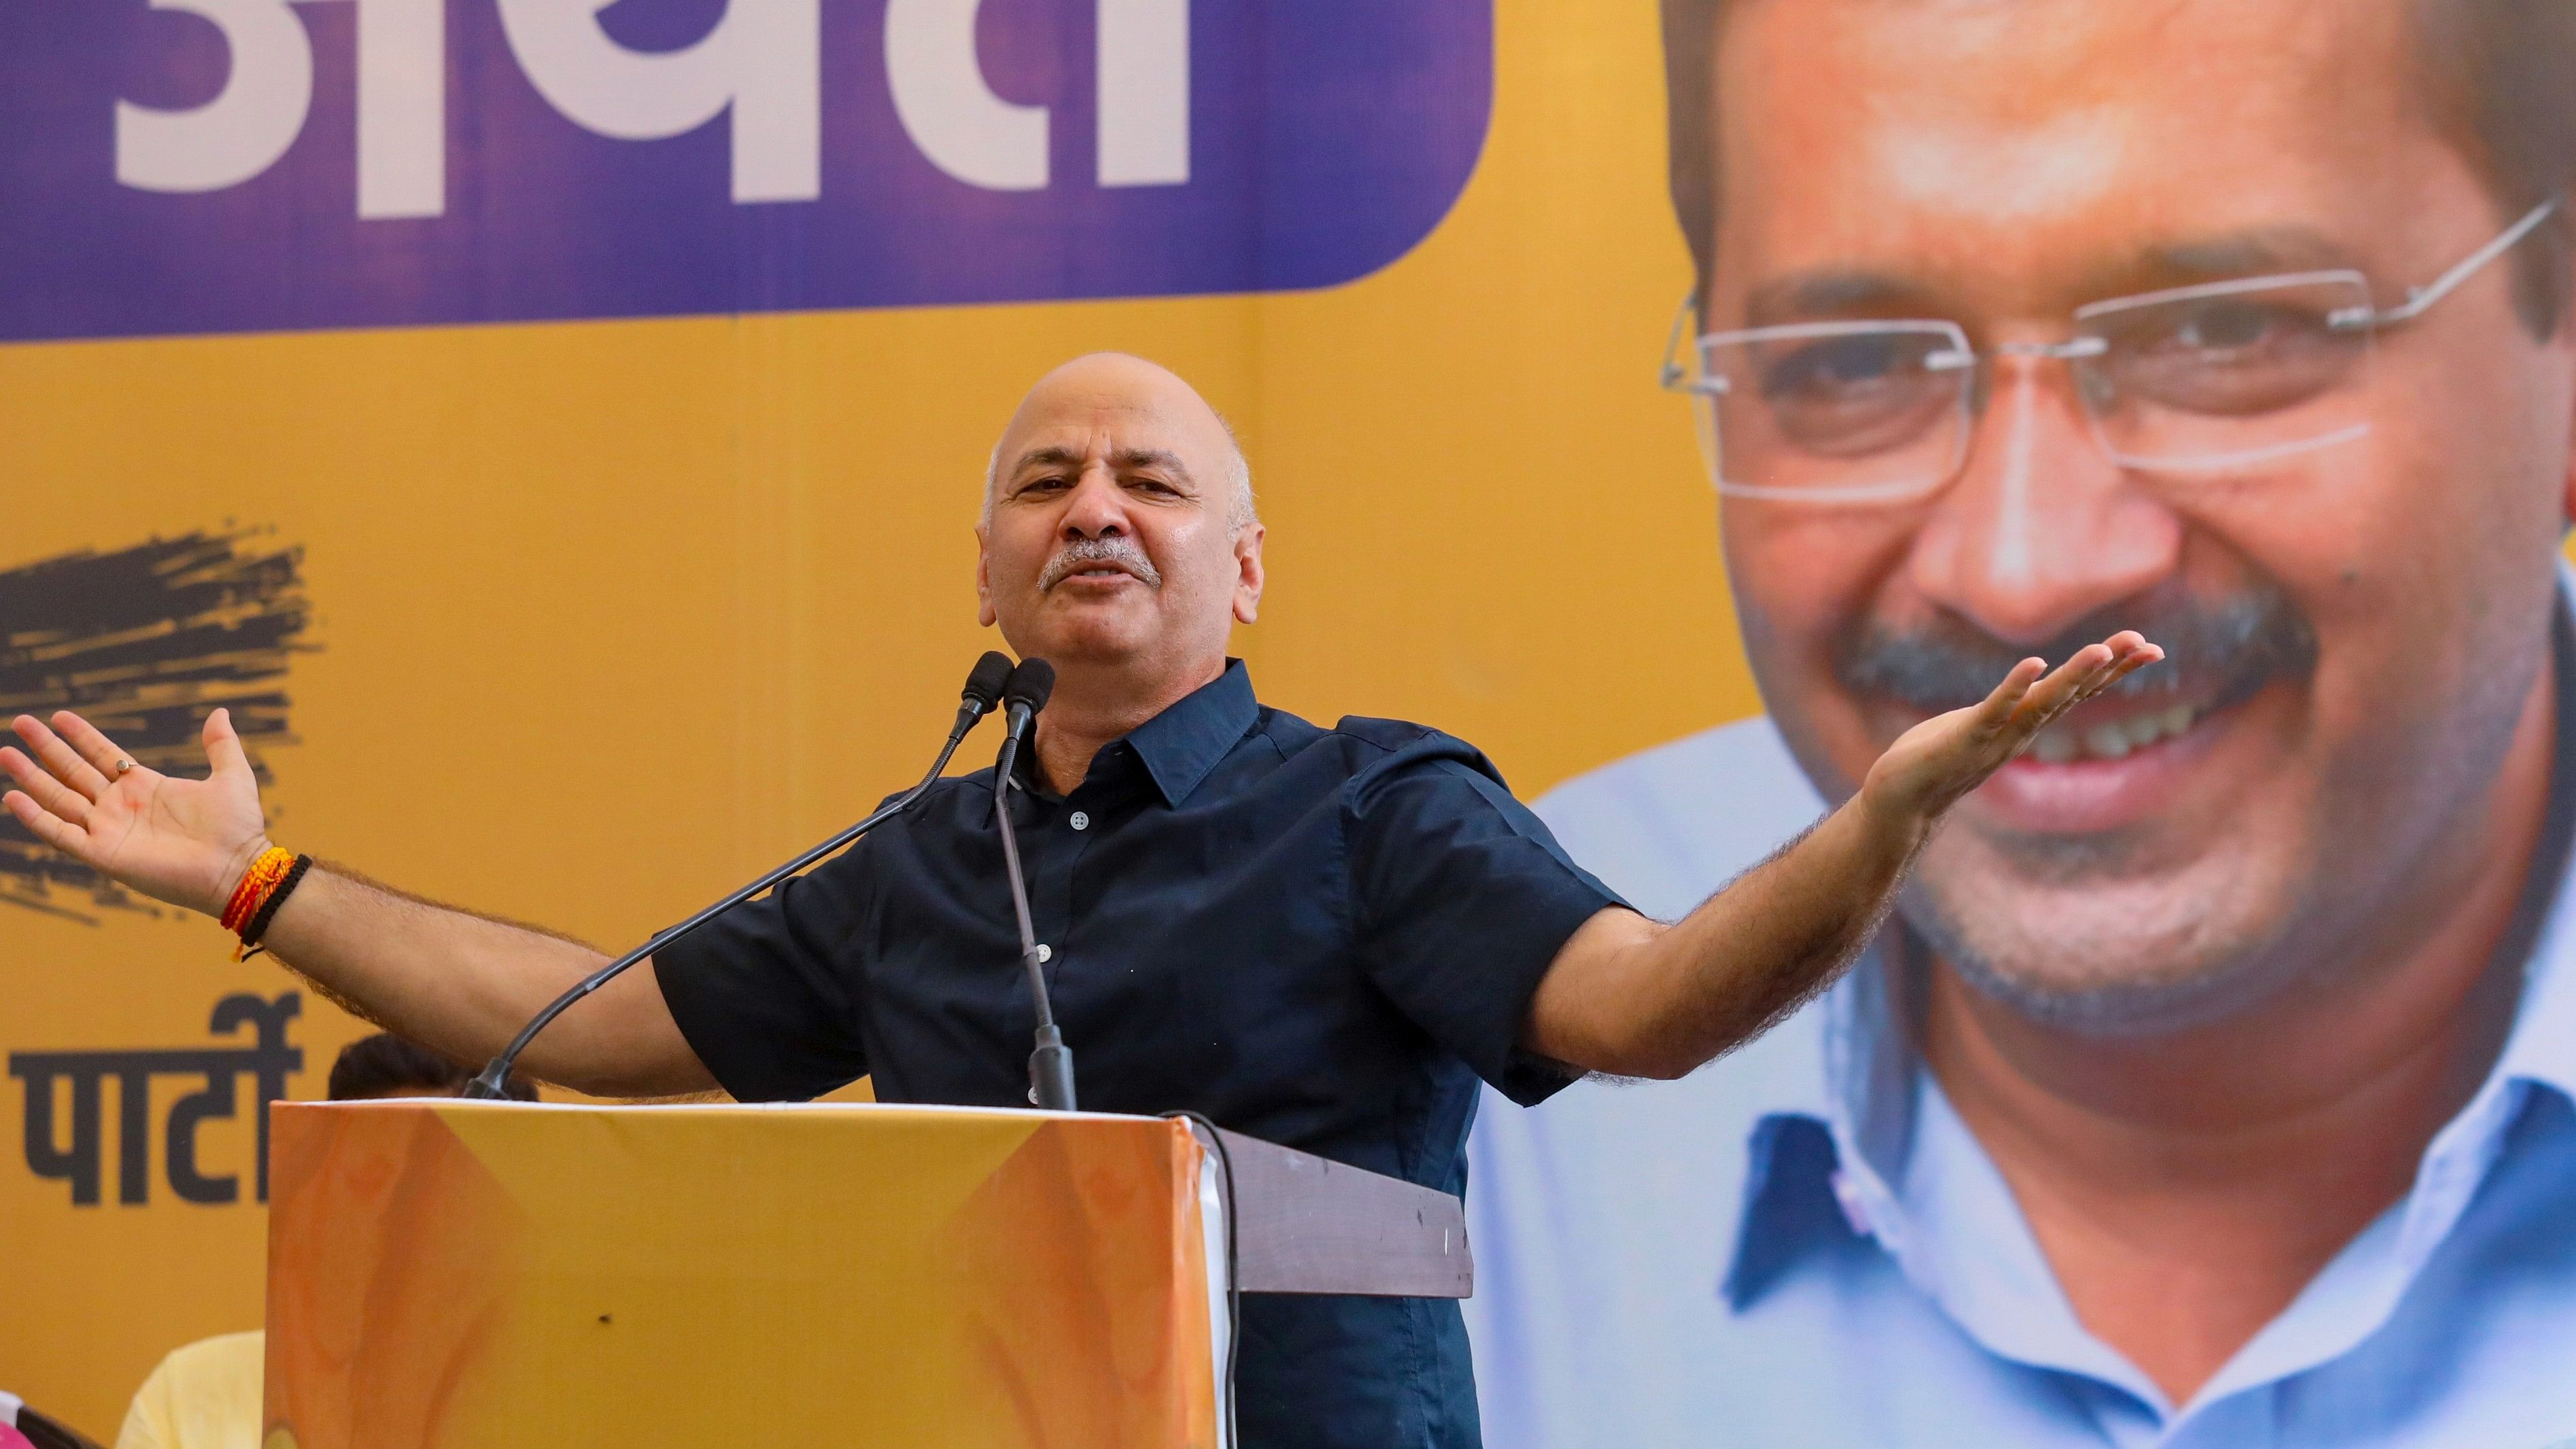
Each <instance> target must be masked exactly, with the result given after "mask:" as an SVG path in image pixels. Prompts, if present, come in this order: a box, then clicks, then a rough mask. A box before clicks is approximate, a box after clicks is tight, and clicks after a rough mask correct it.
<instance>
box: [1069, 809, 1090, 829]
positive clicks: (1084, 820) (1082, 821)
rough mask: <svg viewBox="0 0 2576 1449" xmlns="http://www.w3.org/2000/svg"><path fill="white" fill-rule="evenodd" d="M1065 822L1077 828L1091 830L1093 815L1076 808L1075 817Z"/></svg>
mask: <svg viewBox="0 0 2576 1449" xmlns="http://www.w3.org/2000/svg"><path fill="white" fill-rule="evenodd" d="M1065 823H1066V824H1068V825H1070V826H1072V827H1073V828H1074V829H1076V830H1089V829H1090V828H1091V817H1090V816H1089V815H1087V814H1085V813H1083V812H1082V811H1080V810H1076V811H1075V812H1073V818H1072V819H1071V820H1068V821H1066V822H1065Z"/></svg>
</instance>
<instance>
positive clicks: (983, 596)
mask: <svg viewBox="0 0 2576 1449" xmlns="http://www.w3.org/2000/svg"><path fill="white" fill-rule="evenodd" d="M1001 617H1002V616H1001V615H999V614H996V613H994V612H993V547H992V540H991V539H990V538H988V537H987V536H986V534H985V529H984V525H983V524H980V523H979V524H976V525H975V622H976V623H978V624H981V625H983V626H984V627H985V628H987V629H990V628H992V627H993V626H994V625H995V624H996V623H998V622H1000V621H1001Z"/></svg>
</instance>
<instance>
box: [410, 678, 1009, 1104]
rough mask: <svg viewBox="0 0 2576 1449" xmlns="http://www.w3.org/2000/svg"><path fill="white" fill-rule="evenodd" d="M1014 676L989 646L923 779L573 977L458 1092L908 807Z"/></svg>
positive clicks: (482, 1081)
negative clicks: (587, 1003)
mask: <svg viewBox="0 0 2576 1449" xmlns="http://www.w3.org/2000/svg"><path fill="white" fill-rule="evenodd" d="M1050 673H1051V672H1050ZM1013 677H1014V671H1013V670H1012V668H1011V661H1010V657H1009V656H1008V655H1005V654H1001V653H998V652H995V651H991V650H987V651H986V652H985V654H984V657H983V658H981V659H978V660H976V661H975V668H974V671H973V672H972V673H970V674H968V675H967V676H966V690H965V694H964V697H963V699H962V700H961V702H960V703H959V704H958V706H957V722H956V723H955V724H954V725H952V726H950V727H949V730H948V741H947V743H946V744H943V745H941V746H940V748H939V758H938V759H937V760H934V761H932V762H931V766H930V772H929V773H928V774H926V775H923V776H922V777H921V783H919V784H917V785H915V786H913V787H912V788H911V789H909V790H906V791H904V792H903V793H902V794H901V795H898V796H896V797H895V798H894V799H893V800H891V801H889V802H887V803H886V804H885V805H884V806H882V807H881V808H879V809H878V810H877V812H876V813H875V814H873V815H870V816H869V817H868V818H867V819H865V820H862V821H860V822H859V823H858V824H856V825H853V826H851V827H850V828H849V829H847V830H844V831H842V832H841V833H840V834H838V835H835V836H833V837H832V838H831V839H829V840H826V841H824V842H823V843H822V844H820V845H818V846H815V847H814V848H813V849H811V850H809V851H806V852H805V853H804V854H802V855H800V856H798V857H796V858H795V859H794V860H791V861H789V862H787V863H786V864H785V865H782V866H780V867H778V868H777V869H776V870H773V871H771V872H769V873H768V874H767V875H764V876H762V877H761V878H760V879H758V880H756V881H753V882H752V883H751V884H749V885H747V886H744V887H743V888H742V889H740V890H738V891H735V892H734V893H733V894H732V895H729V896H727V897H725V898H724V899H723V900H720V901H718V902H716V903H715V904H714V905H711V906H709V907H707V908H706V909H705V910H703V911H700V912H698V913H697V914H696V915H694V916H691V917H689V918H688V919H687V920H685V921H682V922H681V923H680V924H678V925H676V926H673V927H671V928H670V929H669V930H667V931H663V932H661V933H659V934H657V935H656V936H654V937H653V939H651V940H649V941H646V942H645V943H644V944H643V945H641V946H638V947H636V948H635V949H634V950H632V951H629V952H627V953H626V954H625V955H623V956H620V957H618V958H617V959H616V960H614V961H611V962H609V963H608V964H607V965H605V966H602V967H600V968H599V969H598V970H596V971H593V972H592V973H590V974H589V975H588V976H585V977H583V978H582V979H581V980H580V981H578V982H575V983H574V984H573V987H572V989H571V990H569V991H566V992H565V993H564V994H563V995H561V996H558V997H556V998H555V999H554V1000H553V1001H552V1002H551V1003H549V1004H548V1005H547V1007H546V1009H545V1010H543V1011H540V1012H538V1013H537V1014H536V1016H535V1017H534V1018H533V1019H531V1020H530V1021H529V1022H528V1024H527V1025H526V1026H523V1027H521V1028H519V1034H518V1035H517V1036H515V1037H513V1038H511V1039H510V1044H509V1045H508V1046H507V1047H504V1048H502V1050H501V1054H500V1055H499V1056H497V1057H494V1058H493V1059H492V1060H491V1062H490V1063H489V1064H488V1065H486V1066H485V1067H484V1068H483V1071H482V1073H481V1074H480V1075H479V1076H477V1077H475V1079H474V1080H473V1081H471V1082H468V1083H466V1084H465V1090H464V1091H462V1092H460V1093H458V1094H457V1095H459V1096H461V1097H469V1098H473V1099H475V1100H477V1101H499V1100H501V1099H502V1098H503V1097H504V1096H506V1095H507V1093H505V1092H504V1091H503V1090H502V1087H503V1084H504V1083H506V1082H507V1081H509V1079H510V1069H511V1068H512V1067H515V1066H517V1065H518V1062H519V1054H520V1053H521V1052H524V1051H526V1050H527V1049H528V1043H530V1042H532V1041H535V1040H536V1039H537V1033H538V1032H541V1031H544V1030H545V1029H546V1028H547V1027H548V1026H550V1025H552V1024H553V1022H554V1019H555V1018H556V1017H558V1016H561V1015H563V1014H564V1012H565V1011H567V1010H569V1009H570V1008H571V1006H572V1004H573V1003H574V1002H577V1001H579V1000H581V999H582V998H583V997H585V996H588V995H589V994H590V993H592V992H594V991H597V990H598V989H599V988H601V987H603V986H606V985H607V984H608V983H609V982H611V981H614V980H616V979H617V978H618V977H619V976H620V975H622V974H623V973H624V972H625V970H626V968H627V967H629V966H632V965H634V964H635V963H636V962H638V961H641V960H643V959H644V958H645V957H647V956H650V955H652V954H653V952H654V951H655V950H657V949H659V948H661V947H663V946H667V945H669V944H671V943H672V942H673V941H676V940H678V939H680V938H681V937H682V936H685V935H687V934H689V933H690V932H691V931H694V930H696V929H697V928H698V927H700V926H703V925H705V924H706V923H707V922H709V921H712V920H714V919H715V918H716V917H718V916H721V915H723V914H724V913H725V912H727V911H729V910H732V909H733V908H734V907H736V906H738V905H741V904H742V903H743V902H744V901H747V900H750V899H751V898H752V897H753V896H756V895H759V894H760V893H761V892H762V891H765V890H767V889H769V888H770V887H771V886H774V885H776V884H778V883H779V882H780V881H782V880H785V879H787V877H789V876H791V875H794V874H796V873H797V872H798V871H801V870H803V869H805V868H806V867H807V866H810V865H812V864H813V863H814V862H816V861H818V860H821V859H822V858H823V857H825V856H827V855H830V854H831V853H833V852H834V851H836V850H839V849H841V848H842V847H843V846H846V845H848V844H849V843H850V842H851V841H853V840H856V839H858V838H859V837H860V836H862V835H865V834H867V833H868V832H869V831H871V830H874V829H876V828H877V827H878V826H879V825H882V824H884V823H885V822H886V821H887V820H890V819H892V818H893V817H895V816H897V815H900V814H902V813H903V812H904V811H905V810H908V809H910V808H911V807H912V802H914V801H915V800H918V799H920V798H921V797H922V795H923V794H924V793H925V792H927V791H928V790H929V789H930V787H931V786H932V785H934V784H937V783H938V781H939V773H940V772H941V771H942V770H945V769H947V768H948V760H949V757H950V756H952V755H954V754H956V753H957V746H958V745H959V744H961V743H962V742H964V740H965V738H966V732H967V731H968V730H971V729H973V728H974V727H975V722H976V721H977V720H980V719H982V718H983V717H984V716H985V715H987V714H990V713H991V712H992V710H993V706H994V705H996V704H998V703H1000V702H1001V699H1002V693H1003V691H1004V689H1005V688H1006V687H1007V686H1008V684H1009V682H1010V680H1011V679H1012V678H1013ZM1038 699H1039V702H1040V703H1041V704H1042V703H1044V702H1045V699H1046V696H1045V693H1044V692H1043V691H1041V692H1040V693H1039V696H1038ZM1034 708H1035V707H1034V706H1032V709H1034Z"/></svg>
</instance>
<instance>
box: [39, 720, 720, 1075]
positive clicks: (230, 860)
mask: <svg viewBox="0 0 2576 1449" xmlns="http://www.w3.org/2000/svg"><path fill="white" fill-rule="evenodd" d="M12 728H13V729H14V730H15V732H16V734H17V736H18V738H19V740H20V741H22V742H23V743H24V745H25V749H24V750H20V749H16V748H0V771H6V772H7V774H8V776H9V779H10V781H11V783H13V784H15V785H16V786H17V788H16V789H15V790H12V791H10V792H9V793H8V794H7V796H6V797H5V798H4V799H0V804H5V805H6V806H7V808H8V810H9V813H10V814H12V815H14V816H16V817H17V818H18V821H19V823H20V824H22V825H24V826H26V827H27V829H28V830H29V831H30V832H32V833H33V834H34V835H35V836H36V838H37V839H39V840H42V841H44V842H45V843H46V844H48V845H50V846H52V847H54V848H55V849H56V850H59V851H61V852H63V853H64V854H65V855H68V856H71V857H72V858H73V859H75V860H78V861H80V862H81V863H82V864H84V865H87V866H89V867H90V868H92V869H93V870H96V871H98V872H99V873H100V874H102V875H105V876H107V877H108V878H110V879H112V880H115V881H116V882H118V883H119V884H121V885H124V886H126V887H128V888H130V889H132V890H135V891H139V892H141V893H142V894H144V895H147V896H150V897H152V898H153V899H155V900H159V901H164V902H167V903H169V904H171V905H174V906H178V907H181V908H182V909H185V910H192V911H199V912H202V913H204V914H206V915H209V916H215V917H221V916H222V914H223V910H224V905H225V903H226V902H227V901H229V900H230V899H231V898H232V893H233V888H234V887H235V886H236V885H238V884H239V883H240V881H241V879H242V877H243V875H244V874H245V873H246V872H247V871H248V870H249V869H250V866H251V863H252V862H253V861H255V860H257V859H258V858H259V855H260V853H261V852H262V851H264V850H266V849H267V848H268V845H269V840H268V835H267V825H266V820H265V817H264V816H263V815H262V813H261V809H260V801H259V786H258V782H257V781H256V780H255V779H254V778H253V776H252V774H251V768H250V761H249V759H248V757H246V756H245V755H244V754H243V753H242V747H241V740H240V738H239V737H238V736H236V735H235V734H234V733H233V727H232V721H231V718H230V717H229V715H228V714H227V713H226V712H225V711H223V710H217V711H216V712H215V713H214V714H213V715H212V716H211V717H209V718H208V719H207V721H206V731H205V744H206V758H207V761H208V763H210V764H211V765H212V766H213V771H212V773H211V774H210V775H209V776H208V777H207V778H206V779H203V780H182V779H178V778H176V777H174V776H169V775H164V774H161V773H160V772H158V771H155V770H150V769H146V768H144V767H143V766H142V765H139V764H135V763H133V761H132V757H131V756H129V755H127V754H126V753H125V752H124V751H122V750H120V749H118V748H117V746H116V744H115V742H114V741H112V740H110V739H109V738H108V737H107V736H106V735H104V734H101V733H100V732H99V731H98V730H97V729H96V728H95V727H94V726H92V725H91V724H90V723H89V722H88V721H87V720H84V719H82V718H80V717H79V716H78V715H75V714H72V713H70V712H69V711H65V712H63V713H60V714H57V715H55V716H54V718H53V725H52V727H51V728H48V727H47V726H46V725H45V724H44V723H43V722H41V721H39V720H37V719H35V718H34V717H33V716H29V715H20V716H19V717H18V718H17V719H16V720H15V721H13V723H12ZM261 944H262V945H264V946H266V947H267V948H268V949H269V951H270V952H272V953H273V954H275V955H276V956H277V957H278V958H279V959H280V960H282V961H284V962H285V963H286V964H287V965H289V966H291V967H293V968H294V969H295V970H296V971H298V972H300V973H302V974H303V975H305V976H308V977H310V978H312V980H313V982H314V983H315V984H316V985H317V986H319V987H320V988H321V989H322V990H323V991H325V992H327V993H328V994H330V995H331V996H333V997H335V998H337V999H339V1000H341V1001H343V1002H345V1003H347V1004H349V1005H350V1006H352V1007H354V1008H356V1009H357V1010H358V1011H359V1012H360V1013H361V1014H363V1015H365V1016H366V1017H367V1018H368V1019H369V1020H371V1021H374V1022H375V1023H377V1024H378V1025H380V1026H382V1027H384V1028H385V1029H387V1030H389V1031H392V1032H395V1033H397V1034H399V1035H402V1036H406V1037H409V1038H411V1039H412V1040H414V1041H417V1042H420V1043H421V1044H423V1045H425V1046H428V1047H430V1048H431V1049H433V1050H435V1051H438V1052H441V1053H443V1054H445V1055H447V1056H449V1057H452V1058H454V1059H456V1060H458V1061H461V1062H480V1061H482V1060H484V1059H485V1058H488V1057H490V1056H492V1055H493V1054H494V1053H496V1052H498V1051H500V1049H501V1048H502V1047H503V1046H505V1045H507V1044H508V1042H509V1040H510V1038H511V1037H512V1036H513V1035H515V1034H516V1033H517V1032H518V1030H519V1028H520V1027H521V1026H523V1025H525V1024H526V1023H527V1021H528V1019H529V1018H530V1017H532V1016H534V1015H536V1014H537V1012H538V1011H539V1010H541V1009H542V1008H543V1007H544V1006H545V1004H546V1003H547V1002H549V1001H551V1000H553V999H554V998H555V997H556V996H557V995H559V994H560V993H561V992H562V991H563V990H564V989H565V988H566V987H568V986H570V985H572V984H573V983H574V982H575V981H578V980H580V979H581V978H582V977H583V976H585V975H587V974H589V973H590V972H591V971H594V970H596V969H598V968H599V967H601V966H603V965H606V964H607V959H608V958H606V957H605V956H602V955H601V954H600V953H599V952H597V951H594V950H592V949H591V948H589V947H587V946H584V945H581V944H580V943H578V942H575V941H569V940H565V939H564V938H562V937H559V936H554V935H550V934H548V933H546V932H543V931H538V930H534V929H531V928H528V927H524V926H516V925H511V924H509V923H507V922H503V921H496V920H490V919H487V918H485V917H482V916H477V915H474V914H472V913H470V912H466V911H460V910H454V909H450V908H448V907H445V906H439V905H434V904H431V903H430V902H427V901H422V900H417V899H414V898H412V897H409V896H405V895H403V894H401V893H399V892H397V891H392V890H388V889H386V888H385V887H382V886H379V885H376V884H375V883H373V882H371V881H368V880H366V879H364V878H363V877H360V876H357V875H355V874H352V873H350V872H347V871H343V870H340V869H337V868H334V867H330V866H320V865H317V866H316V867H314V868H313V869H311V870H310V871H308V872H307V873H306V874H305V877H304V879H303V882H302V883H301V884H299V885H298V886H297V887H296V889H295V891H294V893H293V894H292V895H290V896H288V897H287V898H286V901H285V903H284V904H283V905H281V906H280V907H279V908H278V911H277V915H276V917H275V918H274V919H273V920H271V922H270V923H269V926H268V931H267V934H266V935H265V936H264V937H263V938H262V941H261ZM523 1065H524V1066H525V1067H526V1069H527V1070H528V1071H529V1072H530V1073H531V1074H533V1075H535V1076H537V1077H540V1078H543V1079H545V1080H547V1081H552V1082H561V1083H563V1084H565V1085H567V1086H571V1087H576V1088H579V1089H580V1090H582V1091H585V1092H591V1093H595V1094H598V1095H601V1096H672V1095H678V1094H680V1093H685V1092H699V1091H705V1090H708V1089H710V1088H712V1087H714V1086H715V1085H716V1083H715V1079H714V1078H713V1077H712V1076H710V1075H709V1074H708V1072H707V1069H706V1067H705V1066H704V1065H703V1064H702V1063H700V1062H699V1060H698V1058H697V1054H696V1053H695V1052H693V1051H691V1050H690V1048H689V1044H688V1041H687V1039H686V1038H684V1037H682V1036H681V1035H680V1028H679V1025H678V1023H676V1022H674V1021H673V1020H672V1019H671V1012H670V1008H669V1007H668V1006H667V1005H665V1004H664V1002H663V1000H662V991H661V987H660V986H659V985H658V984H656V982H655V980H654V978H653V969H652V963H651V962H650V961H646V962H643V963H640V964H639V965H638V966H637V968H636V969H634V970H632V971H629V972H627V973H626V974H625V975H624V976H622V977H620V978H619V979H618V980H617V981H615V982H613V983H611V984H610V985H609V986H608V987H606V988H605V989H603V990H601V991H599V992H598V993H596V994H594V995H593V996H592V997H591V998H590V999H589V1000H587V1001H585V1002H583V1003H582V1004H581V1005H580V1006H579V1007H577V1008H575V1009H574V1010H572V1011H569V1012H566V1013H565V1014H564V1016H563V1018H562V1019H561V1020H559V1021H557V1022H556V1023H555V1024H554V1025H552V1026H550V1027H548V1028H546V1031H545V1034H544V1035H542V1036H540V1037H538V1038H537V1040H536V1043H535V1045H533V1046H532V1047H530V1048H529V1050H528V1054H527V1056H526V1058H525V1059H524V1062H523Z"/></svg>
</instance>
